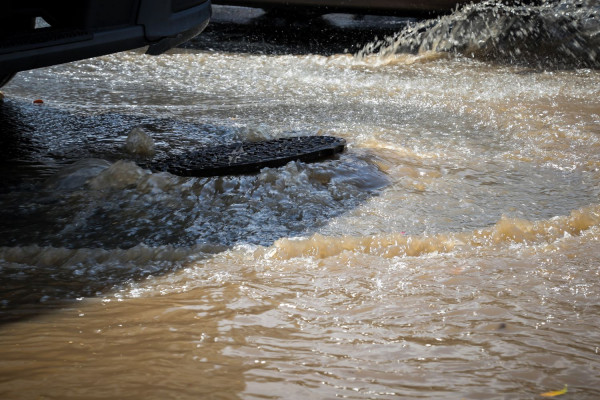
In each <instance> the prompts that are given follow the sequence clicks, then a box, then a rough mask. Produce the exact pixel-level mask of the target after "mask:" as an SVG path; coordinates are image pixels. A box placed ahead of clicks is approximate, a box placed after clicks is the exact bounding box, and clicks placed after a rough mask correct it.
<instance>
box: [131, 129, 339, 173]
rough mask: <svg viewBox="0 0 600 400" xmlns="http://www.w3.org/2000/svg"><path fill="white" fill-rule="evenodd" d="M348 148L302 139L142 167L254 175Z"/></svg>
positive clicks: (323, 139)
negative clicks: (266, 168) (264, 169)
mask: <svg viewBox="0 0 600 400" xmlns="http://www.w3.org/2000/svg"><path fill="white" fill-rule="evenodd" d="M345 146H346V141H345V140H344V139H342V138H338V137H335V136H298V137H290V138H280V139H274V140H266V141H260V142H242V143H233V144H228V145H220V146H211V147H205V148H201V149H198V150H195V151H191V152H187V153H184V154H179V155H177V156H172V157H168V158H164V159H160V160H156V161H153V162H150V163H148V164H143V165H142V166H143V167H144V168H149V169H151V170H153V171H167V172H170V173H172V174H174V175H182V176H200V177H207V176H222V175H237V174H251V173H256V172H259V171H260V170H261V169H262V168H265V167H270V168H276V167H281V166H283V165H285V164H287V163H288V162H290V161H303V162H315V161H319V160H323V159H326V158H328V157H331V156H333V155H335V154H337V153H341V152H342V151H344V148H345Z"/></svg>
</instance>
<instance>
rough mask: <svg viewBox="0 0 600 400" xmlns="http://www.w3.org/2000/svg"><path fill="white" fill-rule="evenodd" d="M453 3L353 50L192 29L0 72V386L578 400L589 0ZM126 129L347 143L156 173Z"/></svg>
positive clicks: (592, 187)
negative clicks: (216, 171)
mask: <svg viewBox="0 0 600 400" xmlns="http://www.w3.org/2000/svg"><path fill="white" fill-rule="evenodd" d="M469 7H471V8H468V9H464V10H458V11H456V12H455V13H454V14H452V15H451V16H448V17H445V18H442V19H441V20H437V21H436V22H433V21H428V22H421V23H418V24H417V25H415V24H414V23H413V24H409V25H407V26H406V27H405V28H403V27H395V28H394V29H396V30H397V32H399V33H398V34H396V35H390V36H389V37H388V38H387V39H383V37H384V36H385V35H381V32H379V35H378V38H377V40H376V38H375V36H376V35H377V32H375V33H373V36H372V39H371V41H372V42H373V43H372V44H371V45H369V46H367V47H366V48H364V49H363V51H361V52H359V51H358V50H359V49H356V48H352V46H351V45H346V44H343V46H342V47H345V48H347V49H346V51H344V49H341V50H338V49H337V48H335V47H334V46H331V47H327V45H324V49H325V50H323V49H320V50H319V51H312V50H311V49H309V51H295V50H294V51H291V50H290V49H291V48H292V47H291V45H289V43H288V44H286V43H284V44H277V45H276V46H275V45H271V44H269V43H267V44H265V43H266V42H265V43H263V44H264V45H265V46H264V47H262V48H261V47H260V46H261V41H260V40H262V39H257V40H255V41H254V42H251V40H250V38H251V35H250V34H248V35H247V36H244V35H237V34H231V35H232V36H236V35H237V36H236V37H237V40H238V41H237V42H236V43H235V45H232V48H234V49H233V50H231V49H230V50H229V51H228V49H227V46H226V45H223V44H222V43H221V44H217V43H216V42H215V43H213V45H211V44H210V40H216V39H214V37H215V35H216V34H215V33H214V31H208V32H207V33H206V34H203V35H201V37H199V38H198V39H197V40H196V42H192V43H191V44H190V45H188V46H186V48H185V49H178V50H174V51H173V52H171V53H170V54H167V55H164V56H160V57H148V56H143V55H142V54H141V53H139V52H126V53H120V54H116V55H111V56H106V57H101V58H97V59H92V60H86V61H81V62H77V63H72V64H68V65H62V66H55V67H52V68H46V69H41V70H36V71H31V72H27V73H22V74H19V75H18V76H17V77H16V78H15V79H14V80H13V82H11V83H10V84H9V85H7V86H6V87H5V88H3V91H4V92H5V95H6V99H5V101H4V103H3V104H1V105H0V130H2V136H1V138H0V140H1V141H2V142H1V146H2V149H0V151H2V164H1V168H2V177H1V182H0V183H1V188H0V204H1V208H0V218H1V221H2V225H1V227H2V229H1V231H0V278H1V281H2V286H1V289H0V293H1V305H0V306H1V309H0V323H1V325H0V397H1V398H2V399H82V398H85V399H105V398H118V399H175V398H176V399H199V398H210V399H213V398H214V399H236V398H239V399H266V398H273V399H275V398H281V399H304V398H315V399H332V398H337V397H342V398H353V399H366V398H369V399H378V398H381V399H391V398H407V399H414V398H426V399H429V398H440V399H535V398H542V397H540V395H541V394H542V393H545V392H548V391H555V390H561V389H563V388H564V387H565V385H566V386H567V392H566V393H565V394H563V395H561V396H560V398H565V399H567V398H568V399H597V398H600V199H599V195H600V101H599V100H598V99H599V98H600V69H599V68H598V63H599V60H600V59H599V57H600V46H597V45H598V43H599V40H600V24H599V23H598V21H599V20H600V19H599V18H598V16H599V15H600V14H599V10H598V3H594V2H585V1H584V2H581V1H579V2H560V3H553V4H549V5H548V4H546V5H544V6H540V7H533V6H529V7H524V6H518V5H515V6H512V7H502V8H496V9H495V8H494V7H493V6H490V5H489V4H488V5H485V6H480V7H473V6H469ZM236 12H241V11H239V10H238V11H236ZM525 14H526V15H527V18H525V17H523V15H525ZM327 18H330V19H331V20H333V21H334V22H335V19H336V18H338V19H339V21H341V22H339V21H338V23H339V24H340V25H343V24H346V23H348V24H351V23H357V24H359V23H369V22H370V21H371V20H370V19H365V20H358V21H353V20H351V19H348V17H344V16H328V17H327ZM515 21H518V23H517V22H515ZM525 21H531V24H530V25H528V24H527V23H526V22H525ZM217 22H218V21H217ZM402 24H404V25H406V21H404V22H402ZM465 24H466V25H468V24H471V25H470V28H469V29H467V28H465ZM404 25H403V26H404ZM214 26H215V27H218V26H219V25H218V23H215V24H214ZM483 27H485V29H484V28H483ZM479 28H480V29H479ZM346 29H348V30H347V31H346ZM344 30H345V32H350V33H349V35H350V37H351V36H352V34H353V33H352V32H354V31H353V30H352V29H351V28H347V27H344ZM473 30H476V31H477V32H479V34H476V33H472V34H467V33H466V32H470V31H473ZM251 31H252V29H251V28H248V32H251ZM267 31H268V29H267ZM359 31H360V32H359ZM356 32H358V33H357V35H358V34H359V33H360V35H361V36H364V35H365V31H364V30H360V29H358V28H357V30H356ZM567 33H568V35H567ZM216 36H218V35H216ZM263 39H264V38H263ZM326 39H327V38H326V37H325V38H324V37H321V38H320V39H319V40H320V42H321V43H326V42H327V40H326ZM307 40H308V39H307ZM207 42H208V45H207ZM308 42H309V43H312V39H311V40H308ZM557 43H559V44H558V45H557ZM246 45H247V46H248V47H251V49H250V50H251V51H243V50H244V49H243V47H244V46H246ZM286 46H288V47H287V49H288V50H290V51H288V52H286V51H285V50H286ZM361 47H362V44H361ZM261 49H262V50H261ZM321 50H323V51H321ZM37 98H40V99H43V100H44V104H43V105H38V104H33V103H32V100H34V99H37ZM136 127H137V128H139V129H141V130H142V131H143V132H144V133H145V135H146V136H147V137H149V138H151V139H152V141H153V142H154V150H153V151H154V154H155V156H162V155H169V154H176V153H180V152H183V151H186V150H189V149H193V148H195V147H197V146H202V145H210V144H217V143H219V144H220V143H229V142H232V141H235V140H240V139H247V140H260V139H264V138H273V137H283V136H297V135H314V134H317V135H320V134H328V135H336V136H339V137H342V138H344V139H346V141H347V142H348V148H347V151H346V152H345V153H343V154H342V155H340V156H339V157H336V158H335V159H332V160H328V161H325V162H320V163H313V164H304V163H290V164H288V165H286V166H284V167H281V168H275V169H264V170H262V171H261V172H260V173H259V174H256V175H245V176H229V177H218V178H190V177H177V176H174V175H170V174H168V173H164V172H163V173H152V172H150V171H148V170H144V169H142V168H140V167H138V166H136V164H135V163H134V161H135V160H136V159H137V158H140V157H143V155H139V154H138V155H133V154H131V153H128V152H127V151H126V150H125V148H126V141H127V140H126V139H127V136H128V134H129V133H130V132H131V131H132V130H133V129H134V128H136ZM148 150H149V149H148Z"/></svg>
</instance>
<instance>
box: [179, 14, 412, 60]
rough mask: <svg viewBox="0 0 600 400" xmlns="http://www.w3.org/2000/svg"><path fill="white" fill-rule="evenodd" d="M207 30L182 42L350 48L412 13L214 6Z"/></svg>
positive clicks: (264, 49)
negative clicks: (308, 11)
mask: <svg viewBox="0 0 600 400" xmlns="http://www.w3.org/2000/svg"><path fill="white" fill-rule="evenodd" d="M213 10H214V15H213V19H212V20H211V23H210V24H209V26H208V27H207V28H206V30H205V31H204V32H203V33H202V34H201V35H199V36H197V37H196V38H194V39H193V40H191V41H189V42H187V43H185V44H184V45H183V46H182V47H185V48H192V49H198V50H209V51H223V52H234V53H251V54H269V55H283V54H295V55H303V54H320V55H324V56H330V55H333V54H342V53H355V52H357V51H358V50H360V49H361V48H362V47H363V46H364V45H366V44H368V43H370V42H372V41H373V40H375V39H377V38H378V37H379V38H382V37H384V36H390V35H393V34H394V33H396V32H398V31H399V30H400V29H401V28H402V27H404V26H405V25H406V24H407V23H408V22H409V21H413V20H414V18H407V17H397V16H374V15H358V14H327V15H324V16H322V15H319V14H310V13H302V12H299V10H295V11H294V12H290V13H284V12H281V11H277V10H272V11H270V12H268V13H260V12H258V13H257V10H259V9H250V8H243V7H233V8H227V7H218V6H217V7H213Z"/></svg>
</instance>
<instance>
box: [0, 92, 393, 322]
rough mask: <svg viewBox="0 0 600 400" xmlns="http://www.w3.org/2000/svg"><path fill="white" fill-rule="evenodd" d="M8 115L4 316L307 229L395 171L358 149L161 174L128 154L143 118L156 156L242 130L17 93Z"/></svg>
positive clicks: (0, 196) (1, 209)
mask: <svg viewBox="0 0 600 400" xmlns="http://www.w3.org/2000/svg"><path fill="white" fill-rule="evenodd" d="M0 121H4V124H3V136H4V138H3V140H4V142H3V144H4V146H3V148H2V149H0V151H1V152H2V160H4V161H5V162H3V164H2V171H3V179H2V181H1V185H0V220H1V221H2V224H1V228H0V257H1V261H0V280H1V281H2V288H1V289H0V307H1V308H0V323H6V322H11V321H15V320H20V319H23V318H28V317H31V316H35V315H38V314H39V313H43V312H46V311H48V310H51V309H53V308H55V307H63V306H68V304H70V302H72V301H73V299H76V298H78V297H88V296H97V295H101V294H102V293H105V292H107V291H110V290H111V289H114V288H118V287H121V286H124V285H127V284H128V283H130V282H133V281H139V280H143V279H144V278H146V277H148V276H150V275H153V276H157V275H163V274H168V273H170V272H173V271H174V270H177V269H179V268H181V267H182V266H184V265H186V263H188V262H190V261H193V260H197V259H202V258H206V257H211V256H212V255H213V254H216V253H219V252H222V251H224V250H226V249H229V248H231V247H233V246H236V245H263V246H269V245H270V244H272V243H273V241H275V240H277V239H278V238H282V237H290V236H304V235H310V234H312V233H314V232H316V231H317V230H318V229H319V228H320V227H322V226H324V225H325V224H327V223H328V222H329V221H330V220H331V219H332V218H335V217H336V216H339V215H341V214H344V213H347V212H348V211H350V210H352V209H354V208H356V207H357V206H359V205H360V204H362V203H363V202H365V201H366V200H368V199H369V198H371V197H373V196H376V195H377V193H378V192H379V190H380V189H381V188H383V187H385V186H386V185H387V183H388V181H387V179H386V177H385V175H384V174H383V173H382V172H380V171H379V169H378V168H377V167H376V166H375V165H373V164H372V163H370V162H369V159H368V156H367V155H365V154H360V153H357V152H352V151H351V152H347V153H344V154H342V155H341V156H338V157H336V158H334V159H332V160H329V161H326V162H323V163H314V164H305V163H290V164H288V165H286V166H284V167H281V168H272V169H266V170H263V171H261V173H260V174H255V175H243V176H225V177H213V178H192V177H178V176H174V175H170V174H167V173H159V174H156V173H155V174H153V173H151V172H150V171H148V170H144V169H141V168H139V167H137V166H136V165H135V164H134V163H133V162H132V161H130V160H129V161H130V162H127V161H123V160H127V159H128V158H131V156H130V155H128V154H126V153H125V152H124V151H123V149H122V148H123V143H124V138H125V137H126V135H127V133H128V132H129V130H130V129H131V128H133V127H135V126H143V127H144V129H145V130H146V131H147V132H148V133H149V134H151V136H153V137H154V138H155V140H156V142H157V143H158V145H157V154H158V156H161V155H165V154H168V153H169V152H177V151H181V147H186V146H191V145H192V144H193V143H196V145H198V144H207V143H211V142H212V143H213V144H214V143H225V142H227V141H230V140H232V139H233V138H235V137H237V136H238V135H239V134H240V132H236V131H235V128H232V127H219V126H213V125H206V124H196V123H188V122H182V121H177V120H171V119H157V118H151V117H145V116H139V115H126V114H116V113H106V114H95V115H85V114H83V115H82V114H76V113H72V112H68V111H65V110H61V109H57V108H52V107H48V106H44V107H43V108H40V107H37V106H33V105H30V104H26V103H23V102H18V101H8V102H7V103H5V104H2V105H1V106H0ZM119 160H121V161H119ZM24 171H25V172H24ZM100 178H101V179H100Z"/></svg>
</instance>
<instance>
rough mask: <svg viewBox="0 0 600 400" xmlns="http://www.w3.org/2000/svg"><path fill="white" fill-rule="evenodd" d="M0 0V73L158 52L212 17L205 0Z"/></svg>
mask: <svg viewBox="0 0 600 400" xmlns="http://www.w3.org/2000/svg"><path fill="white" fill-rule="evenodd" d="M1 3H2V4H0V76H8V75H10V74H12V73H15V72H18V71H23V70H28V69H33V68H39V67H46V66H50V65H54V64H60V63H65V62H70V61H75V60H81V59H84V58H90V57H96V56H100V55H104V54H109V53H115V52H119V51H124V50H130V49H135V48H139V47H143V46H150V47H149V50H148V53H150V54H160V53H162V52H164V51H166V50H168V49H169V48H171V47H174V46H176V45H178V44H180V43H182V42H184V41H186V40H188V39H190V38H191V37H193V36H195V35H197V34H198V33H200V32H201V31H202V30H203V29H204V27H205V26H206V25H207V24H208V21H209V19H210V16H211V5H210V0H56V1H47V0H30V1H27V0H20V1H11V0H8V2H6V0H3V1H2V2H1ZM42 19H43V21H45V22H47V24H43V26H40V21H41V20H42ZM36 20H37V23H38V26H37V27H36V26H35V24H36V22H35V21H36Z"/></svg>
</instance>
